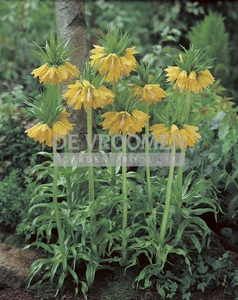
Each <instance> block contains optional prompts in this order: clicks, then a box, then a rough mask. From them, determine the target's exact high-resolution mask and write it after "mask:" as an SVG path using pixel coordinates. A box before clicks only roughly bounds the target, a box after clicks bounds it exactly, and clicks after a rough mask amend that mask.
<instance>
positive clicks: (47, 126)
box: [25, 85, 73, 147]
mask: <svg viewBox="0 0 238 300" xmlns="http://www.w3.org/2000/svg"><path fill="white" fill-rule="evenodd" d="M57 92H58V87H57V86H55V85H53V86H51V85H48V86H46V89H45V90H44V92H43V93H42V96H41V98H40V99H37V100H35V102H36V104H33V103H27V104H28V105H29V107H28V112H29V114H30V115H32V116H34V117H35V118H36V119H38V120H39V122H38V123H37V124H36V125H34V126H33V127H31V128H30V129H27V130H26V131H25V133H27V135H28V136H29V137H30V138H33V139H35V141H37V142H40V143H41V144H42V145H43V144H44V143H46V145H48V146H49V147H52V145H53V143H54V136H55V135H57V137H56V139H57V140H58V141H60V139H61V136H65V135H68V134H69V133H70V131H71V130H72V129H73V124H71V123H70V122H69V121H68V117H69V116H70V114H69V113H68V112H66V109H65V108H64V107H63V106H62V99H61V97H59V96H58V94H57Z"/></svg>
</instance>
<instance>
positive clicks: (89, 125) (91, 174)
mask: <svg viewBox="0 0 238 300" xmlns="http://www.w3.org/2000/svg"><path fill="white" fill-rule="evenodd" d="M92 124H93V122H92V107H91V106H89V108H88V111H87V134H88V154H89V155H91V154H92V150H93V149H92V140H93V126H92ZM88 177H89V179H88V183H89V187H88V189H89V203H90V204H91V205H92V207H93V203H94V170H93V166H89V167H88ZM90 222H91V225H92V228H93V231H92V234H91V248H92V253H93V255H94V256H95V257H97V245H96V243H95V237H96V236H95V223H96V214H95V211H94V210H93V211H92V213H91V215H90Z"/></svg>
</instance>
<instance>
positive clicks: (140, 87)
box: [130, 62, 166, 104]
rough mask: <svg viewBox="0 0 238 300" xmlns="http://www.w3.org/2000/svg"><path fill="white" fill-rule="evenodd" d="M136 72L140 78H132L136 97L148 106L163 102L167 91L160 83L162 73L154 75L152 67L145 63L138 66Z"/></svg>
mask: <svg viewBox="0 0 238 300" xmlns="http://www.w3.org/2000/svg"><path fill="white" fill-rule="evenodd" d="M136 71H137V73H138V77H134V78H132V79H131V81H132V84H130V86H131V87H132V92H133V94H134V96H135V97H137V98H138V99H140V101H142V102H146V103H148V104H152V103H157V102H161V101H162V98H165V97H166V93H165V91H164V90H163V89H162V88H161V87H160V84H159V83H158V79H159V76H160V74H161V71H159V72H158V73H157V74H155V75H152V72H151V71H150V65H149V64H146V63H143V62H141V63H140V64H137V66H136Z"/></svg>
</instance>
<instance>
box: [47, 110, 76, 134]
mask: <svg viewBox="0 0 238 300" xmlns="http://www.w3.org/2000/svg"><path fill="white" fill-rule="evenodd" d="M69 116H70V114H69V113H68V112H67V111H66V109H64V110H63V111H62V113H61V115H60V116H59V117H58V118H57V119H56V120H55V121H54V122H53V125H52V126H53V131H54V133H55V134H59V135H68V134H69V133H70V131H71V130H72V129H73V124H71V123H69V121H68V119H67V118H68V117H69Z"/></svg>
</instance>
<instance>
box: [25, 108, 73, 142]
mask: <svg viewBox="0 0 238 300" xmlns="http://www.w3.org/2000/svg"><path fill="white" fill-rule="evenodd" d="M69 115H70V114H69V113H68V112H66V111H65V109H64V110H63V111H62V113H61V115H60V116H59V117H58V118H57V119H56V120H54V121H53V122H52V123H51V125H50V126H49V125H48V124H46V123H45V124H42V123H41V122H39V123H37V124H36V125H34V126H33V127H31V128H30V129H27V130H26V131H25V133H27V135H28V136H29V137H30V138H33V139H34V140H35V141H36V142H40V143H41V144H42V145H43V144H44V142H45V143H46V145H47V146H49V147H52V146H53V143H54V135H55V134H57V140H58V141H59V140H60V135H63V136H65V135H68V134H69V133H70V130H72V129H73V124H71V123H69V121H68V119H67V117H69Z"/></svg>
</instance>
